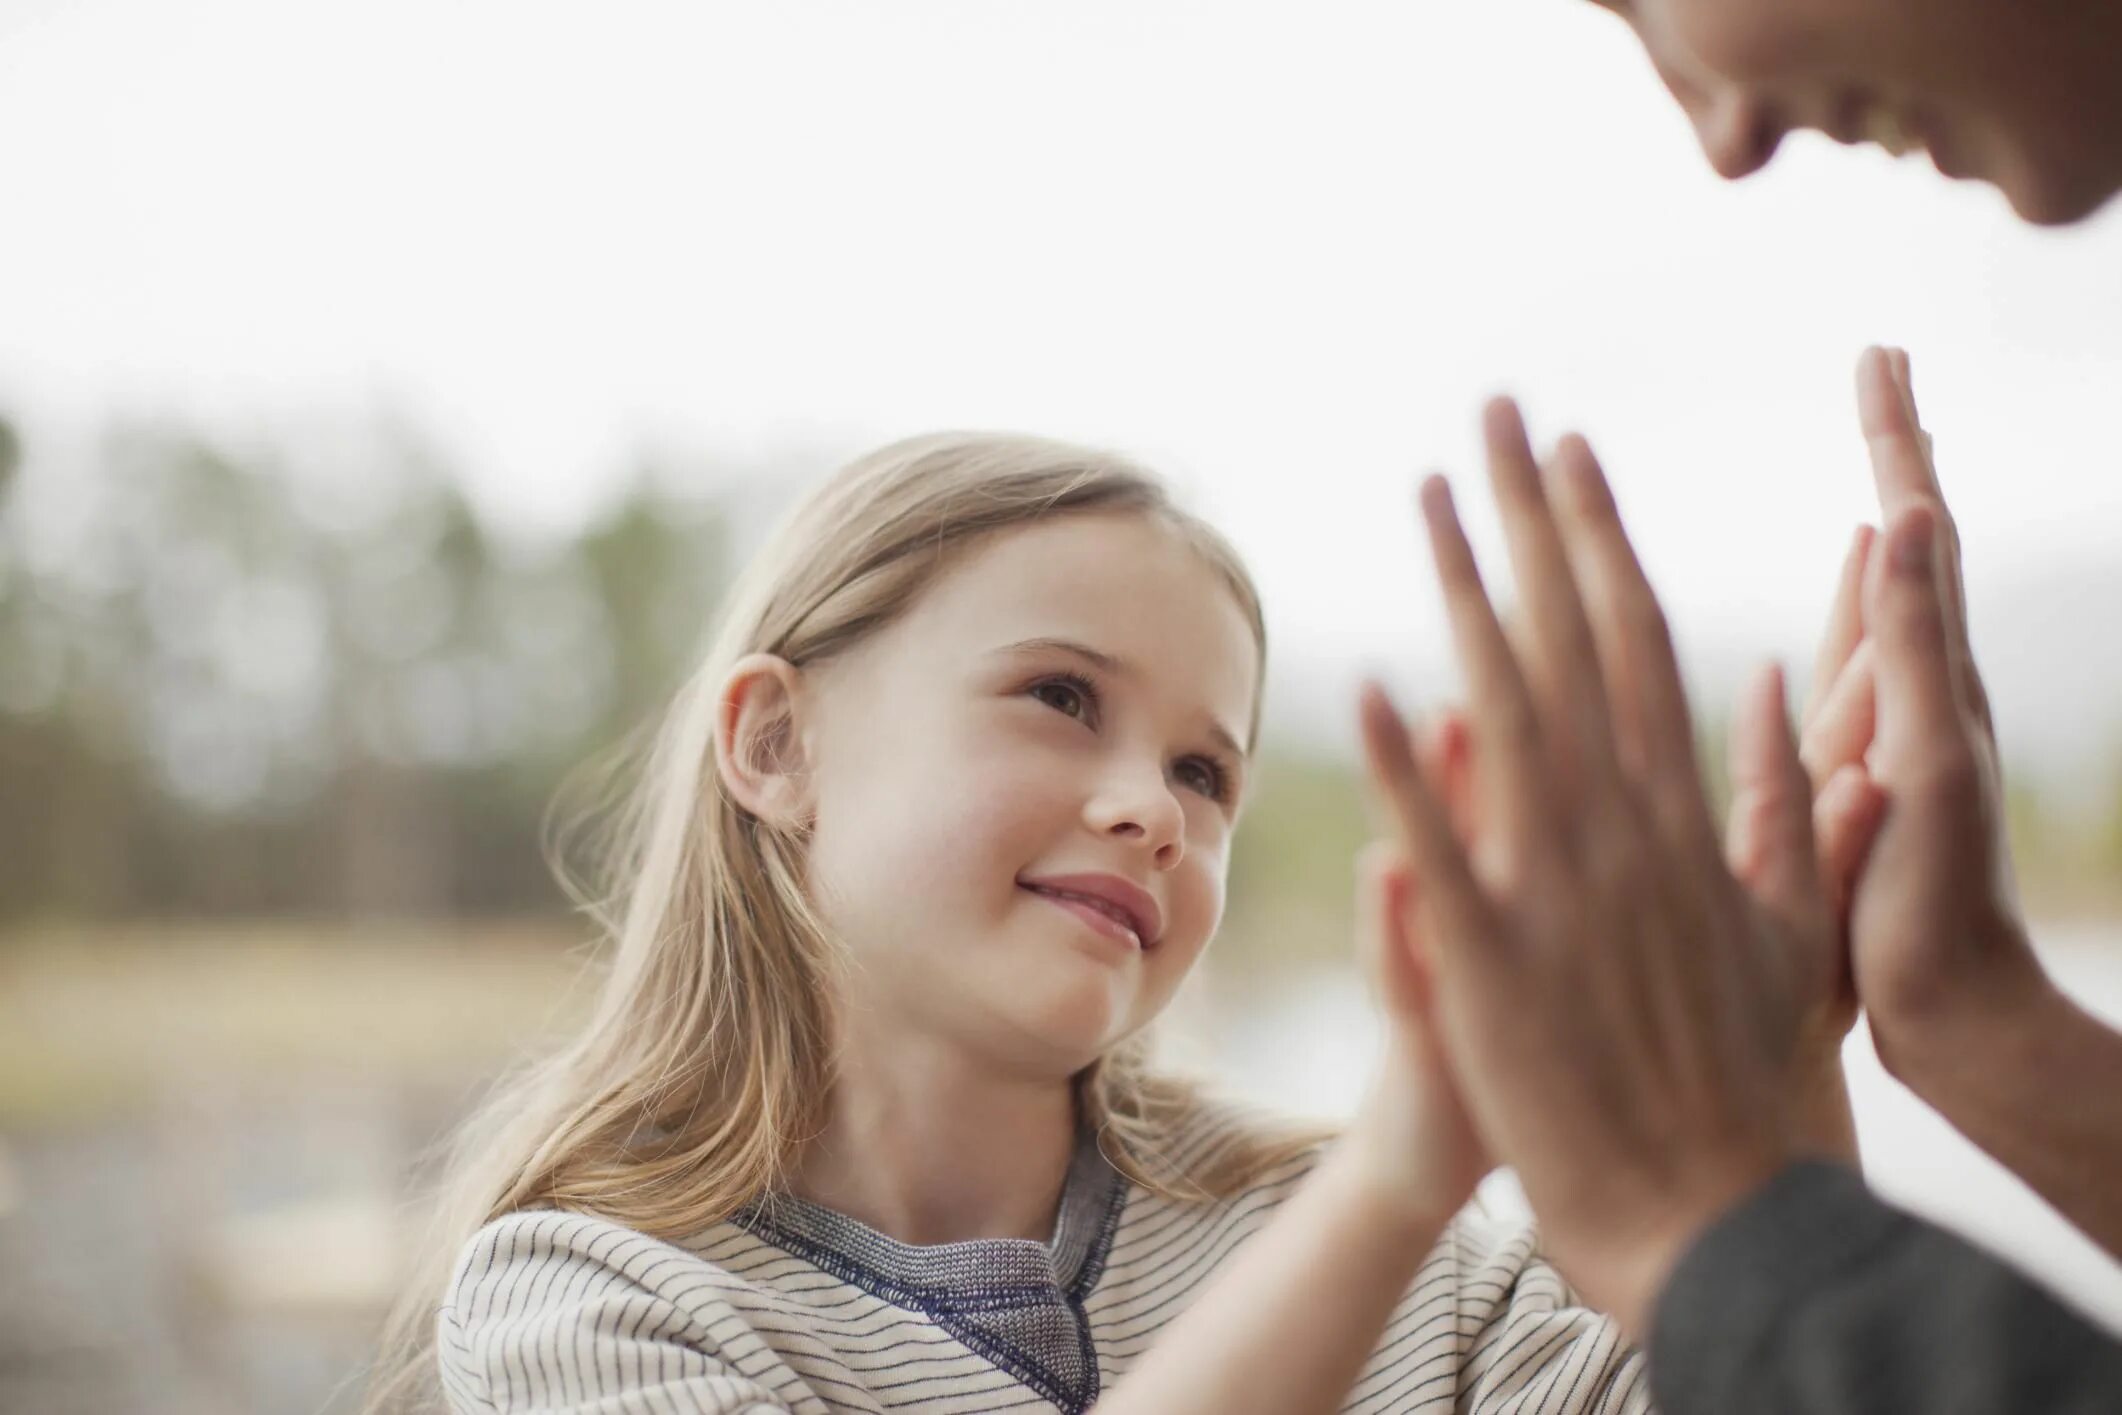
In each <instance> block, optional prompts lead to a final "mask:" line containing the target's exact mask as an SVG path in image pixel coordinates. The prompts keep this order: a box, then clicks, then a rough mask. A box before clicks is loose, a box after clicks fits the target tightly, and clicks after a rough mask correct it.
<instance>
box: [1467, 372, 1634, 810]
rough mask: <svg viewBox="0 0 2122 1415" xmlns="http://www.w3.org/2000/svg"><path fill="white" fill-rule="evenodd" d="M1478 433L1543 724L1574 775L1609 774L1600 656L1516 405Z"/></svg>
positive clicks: (1488, 419)
mask: <svg viewBox="0 0 2122 1415" xmlns="http://www.w3.org/2000/svg"><path fill="white" fill-rule="evenodd" d="M1482 433H1483V436H1484V438H1485V439H1486V442H1487V445H1488V472H1489V481H1490V484H1491V486H1492V487H1493V489H1494V492H1495V497H1496V507H1497V509H1498V510H1499V511H1500V512H1501V513H1502V519H1503V530H1504V535H1505V538H1506V540H1507V542H1508V544H1509V546H1510V559H1511V568H1512V570H1513V571H1514V572H1515V574H1516V578H1517V582H1518V591H1519V595H1520V597H1521V599H1522V600H1523V602H1524V606H1525V615H1526V628H1527V634H1526V638H1527V639H1528V641H1529V648H1530V652H1529V653H1528V654H1527V655H1526V663H1525V668H1526V672H1527V675H1528V676H1529V677H1530V678H1531V679H1532V681H1533V683H1534V684H1535V685H1536V687H1537V689H1538V692H1539V697H1540V703H1541V707H1542V709H1543V713H1542V717H1543V720H1544V721H1545V722H1546V723H1547V725H1548V727H1549V729H1550V731H1551V732H1552V733H1554V734H1555V735H1556V736H1558V737H1559V739H1560V740H1559V741H1558V742H1556V743H1555V744H1554V745H1555V746H1557V747H1558V748H1560V749H1561V750H1562V751H1564V752H1566V753H1567V760H1568V761H1569V762H1570V763H1571V764H1573V767H1574V769H1575V770H1576V771H1579V772H1583V773H1586V774H1588V775H1590V776H1593V777H1599V776H1604V775H1609V774H1611V773H1612V771H1613V769H1614V762H1613V728H1612V724H1611V721H1610V719H1609V717H1608V713H1607V706H1606V687H1605V684H1604V682H1603V680H1602V678H1601V676H1600V672H1599V655H1598V651H1597V649H1596V647H1595V645H1594V643H1593V640H1592V631H1591V624H1590V622H1589V621H1588V620H1587V619H1586V617H1585V614H1584V605H1583V602H1582V601H1581V600H1580V599H1579V598H1578V594H1577V582H1576V579H1575V577H1574V576H1573V575H1572V574H1571V572H1570V566H1569V559H1568V556H1567V554H1566V553H1565V551H1564V549H1563V545H1562V537H1561V533H1560V532H1559V531H1557V530H1556V528H1555V520H1554V516H1553V514H1552V512H1551V511H1550V510H1549V508H1548V504H1547V492H1546V489H1545V488H1544V487H1543V485H1542V484H1541V483H1542V479H1541V475H1540V467H1539V464H1538V463H1537V462H1536V461H1534V459H1533V449H1532V444H1531V443H1530V442H1529V441H1528V440H1527V438H1526V435H1525V421H1524V419H1523V417H1521V416H1520V414H1519V412H1518V408H1517V405H1516V404H1514V403H1512V402H1511V401H1510V400H1509V399H1507V398H1498V399H1496V400H1495V401H1493V402H1491V403H1490V404H1489V405H1488V407H1487V409H1486V410H1485V411H1484V413H1483V416H1482Z"/></svg>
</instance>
